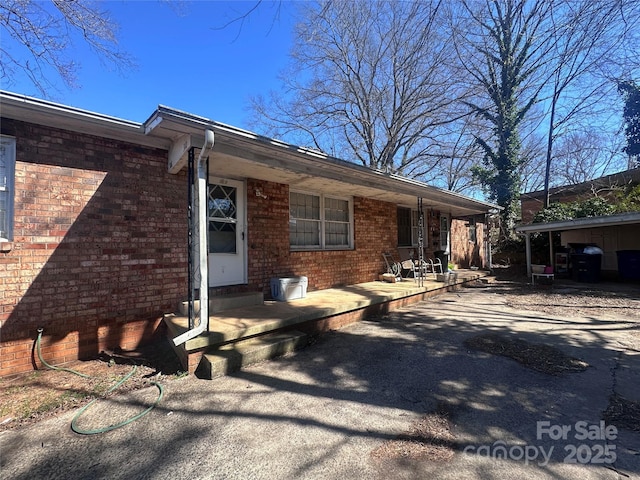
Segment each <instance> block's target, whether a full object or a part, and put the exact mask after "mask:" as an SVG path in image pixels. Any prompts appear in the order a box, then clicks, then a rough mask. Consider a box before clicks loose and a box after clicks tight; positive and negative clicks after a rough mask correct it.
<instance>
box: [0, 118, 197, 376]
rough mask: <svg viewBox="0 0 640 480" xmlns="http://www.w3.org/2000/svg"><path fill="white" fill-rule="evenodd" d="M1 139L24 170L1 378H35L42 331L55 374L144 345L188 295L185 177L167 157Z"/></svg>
mask: <svg viewBox="0 0 640 480" xmlns="http://www.w3.org/2000/svg"><path fill="white" fill-rule="evenodd" d="M2 133H3V134H7V135H12V136H15V137H16V156H17V162H16V182H15V190H16V193H15V229H14V242H13V245H12V249H11V250H10V251H9V252H3V253H0V324H1V326H2V331H1V343H0V376H2V375H7V374H12V373H18V372H22V371H26V370H29V369H31V368H33V364H32V361H33V358H32V348H33V345H34V340H35V338H36V336H37V330H38V328H43V329H44V333H43V342H42V353H43V356H44V358H45V360H46V361H48V362H50V363H54V364H56V363H61V362H66V361H70V360H75V359H78V358H90V357H95V356H96V355H97V354H99V353H100V351H101V350H104V349H113V348H122V349H132V348H135V347H136V346H137V345H139V344H140V343H142V342H145V341H148V340H149V339H150V338H151V336H152V335H153V333H154V331H155V329H156V327H157V325H158V323H159V319H160V318H161V316H162V314H163V313H166V312H170V311H173V310H174V309H175V305H176V302H177V301H178V300H179V299H181V298H182V297H184V292H185V290H186V288H185V285H186V272H187V271H186V258H187V257H186V214H185V212H186V193H185V177H184V175H178V176H176V175H170V174H169V173H168V172H167V153H166V151H163V150H157V149H152V148H145V147H140V146H137V145H131V144H126V143H122V142H116V141H111V140H107V139H104V138H98V137H92V136H88V135H80V134H76V133H72V132H68V131H63V130H57V129H52V128H46V127H41V126H36V125H31V124H25V123H21V122H16V121H12V120H7V119H2ZM35 363H36V364H38V363H39V362H38V361H37V360H36V361H35Z"/></svg>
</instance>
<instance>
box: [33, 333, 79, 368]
mask: <svg viewBox="0 0 640 480" xmlns="http://www.w3.org/2000/svg"><path fill="white" fill-rule="evenodd" d="M43 331H44V329H43V328H39V329H38V339H37V340H36V351H37V352H38V358H39V359H40V363H42V364H43V365H44V366H45V367H47V368H49V369H51V370H59V371H61V372H69V373H73V374H74V375H79V376H81V377H84V378H91V375H87V374H86V373H82V372H76V371H75V370H71V369H70V368H62V367H55V366H53V365H50V364H48V363H47V362H46V361H45V359H44V358H42V352H40V342H41V341H42V332H43Z"/></svg>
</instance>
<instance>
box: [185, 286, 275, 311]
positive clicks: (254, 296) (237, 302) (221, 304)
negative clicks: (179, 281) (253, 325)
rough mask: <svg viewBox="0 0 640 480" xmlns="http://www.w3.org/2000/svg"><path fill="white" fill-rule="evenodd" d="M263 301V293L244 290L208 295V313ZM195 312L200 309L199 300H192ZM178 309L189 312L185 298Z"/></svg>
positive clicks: (257, 303)
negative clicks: (227, 293) (228, 293)
mask: <svg viewBox="0 0 640 480" xmlns="http://www.w3.org/2000/svg"><path fill="white" fill-rule="evenodd" d="M263 303H264V293H262V292H246V293H236V294H232V295H215V296H212V297H209V314H214V313H218V312H222V311H224V310H231V309H233V308H240V307H249V306H255V305H262V304H263ZM193 308H194V309H195V312H196V313H198V312H199V311H200V300H195V301H194V302H193ZM178 311H179V312H180V314H181V315H188V314H189V302H188V301H187V300H185V301H183V302H180V304H179V305H178Z"/></svg>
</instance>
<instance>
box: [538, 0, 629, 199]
mask: <svg viewBox="0 0 640 480" xmlns="http://www.w3.org/2000/svg"><path fill="white" fill-rule="evenodd" d="M639 16H640V9H638V8H637V6H636V7H634V6H633V5H631V4H630V3H627V2H626V1H623V0H592V1H590V2H572V1H563V0H556V1H555V2H552V10H551V21H552V24H553V29H552V32H553V36H554V40H553V42H552V51H551V52H550V57H551V58H552V61H553V67H554V68H553V70H552V73H551V75H550V78H549V80H548V81H546V82H545V85H547V86H548V87H549V93H548V96H547V98H545V99H544V100H545V102H546V103H547V104H548V105H549V112H548V115H547V122H548V126H547V151H546V165H545V185H544V188H545V192H546V193H545V206H549V185H550V181H551V178H550V175H551V172H552V160H553V158H554V153H553V151H554V143H555V142H556V141H557V139H558V137H559V136H561V135H563V134H566V135H569V136H570V138H568V139H567V142H566V144H565V147H566V146H567V145H573V146H574V147H579V145H578V143H576V142H575V140H576V138H580V139H588V140H591V141H590V142H589V143H588V144H585V145H584V147H583V148H584V152H578V151H576V149H575V148H572V149H571V150H573V152H574V153H573V155H572V157H565V159H564V160H565V162H564V166H565V168H566V167H567V166H568V165H569V164H568V163H567V159H568V158H573V160H574V161H575V162H576V163H575V164H574V168H573V170H574V171H575V172H576V175H577V178H582V177H584V176H588V175H589V174H590V173H595V172H594V169H595V170H600V171H601V173H600V174H602V173H604V172H605V171H606V168H607V167H609V166H610V165H611V163H612V162H614V159H612V158H610V157H609V156H608V155H607V153H606V151H605V146H606V143H607V141H606V138H604V137H603V136H601V135H596V133H595V132H593V131H591V132H589V133H587V134H586V135H579V134H578V131H579V130H581V129H582V128H581V127H582V125H584V124H585V123H586V124H594V123H597V121H596V119H598V118H599V119H603V115H605V116H606V115H608V114H609V113H610V111H611V107H610V105H611V101H612V99H613V101H614V102H615V100H616V98H615V97H616V96H617V92H616V82H614V81H612V79H611V78H608V77H607V75H602V70H603V69H606V71H607V72H610V71H611V66H612V65H614V64H617V65H625V66H626V67H628V66H630V64H629V62H626V63H625V62H624V60H623V57H624V56H625V53H626V48H621V46H624V45H625V38H626V37H628V35H629V34H630V32H632V31H633V29H634V28H636V27H635V25H636V24H637V22H638V21H639V20H640V18H639ZM604 120H605V121H603V123H610V122H606V120H607V119H604ZM588 130H593V129H591V128H588ZM594 139H599V140H601V143H600V144H599V145H597V146H596V145H594V143H593V140H594ZM587 145H588V146H587ZM589 147H591V149H589ZM593 147H596V148H595V149H594V148H593ZM598 150H602V153H603V155H602V156H601V158H599V159H598V155H597V151H598ZM594 155H595V156H594ZM580 162H585V163H584V164H582V163H580ZM597 163H599V164H600V166H599V168H595V167H596V164H597ZM587 172H589V173H587ZM565 174H567V176H566V177H565V178H566V179H567V180H569V181H570V182H571V183H573V182H574V181H575V180H576V178H572V177H573V175H571V174H570V172H569V171H568V170H567V169H565ZM590 178H594V177H590ZM586 179H587V178H582V179H580V180H578V182H580V181H584V180H586Z"/></svg>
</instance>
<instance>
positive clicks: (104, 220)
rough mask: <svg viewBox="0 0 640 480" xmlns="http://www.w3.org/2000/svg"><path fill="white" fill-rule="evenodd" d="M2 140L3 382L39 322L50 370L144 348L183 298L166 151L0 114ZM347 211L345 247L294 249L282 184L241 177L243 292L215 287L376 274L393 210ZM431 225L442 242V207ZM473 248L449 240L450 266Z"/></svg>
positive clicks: (393, 235)
mask: <svg viewBox="0 0 640 480" xmlns="http://www.w3.org/2000/svg"><path fill="white" fill-rule="evenodd" d="M2 133H3V134H7V135H12V136H15V137H16V138H17V142H16V149H17V152H16V153H17V164H16V183H15V187H16V196H15V238H14V242H13V245H12V249H11V250H10V251H8V252H0V325H1V328H2V329H1V332H0V334H1V336H0V340H1V343H0V376H3V375H8V374H12V373H19V372H23V371H27V370H30V369H32V368H33V366H34V364H35V365H38V364H39V361H38V360H37V358H34V352H33V346H34V342H35V339H36V337H37V333H38V329H39V328H43V329H44V336H43V343H42V353H43V355H44V358H45V360H46V361H48V362H50V363H53V364H58V363H63V362H67V361H71V360H76V359H79V358H80V359H83V358H93V357H95V356H97V355H98V354H99V353H100V352H101V351H102V350H107V349H116V348H122V349H125V350H126V349H133V348H135V347H136V346H138V345H140V344H141V343H144V342H147V341H149V340H151V338H152V336H153V334H154V333H155V331H156V329H157V327H158V325H159V323H160V319H161V317H162V315H163V314H165V313H171V312H173V311H174V310H175V307H176V304H177V302H178V301H179V300H183V299H184V298H185V297H186V290H187V288H186V285H187V278H186V277H187V254H186V243H187V242H186V229H187V219H186V197H187V195H186V185H185V183H186V180H185V174H184V172H183V173H181V174H180V175H171V174H169V173H168V172H167V152H166V151H164V150H159V149H153V148H146V147H141V146H137V145H132V144H127V143H123V142H117V141H112V140H107V139H104V138H100V137H93V136H89V135H81V134H76V133H72V132H68V131H64V130H58V129H53V128H47V127H41V126H36V125H31V124H26V123H22V122H16V121H12V120H5V119H3V122H2ZM256 189H260V190H261V193H262V194H261V195H259V196H258V195H256ZM264 197H266V198H264ZM353 207H354V238H355V248H354V249H353V250H333V251H291V250H290V248H289V233H288V232H289V187H288V186H287V185H284V184H279V183H273V182H265V181H259V180H252V179H249V180H247V217H248V231H247V252H248V259H247V262H248V284H247V285H242V286H234V287H225V288H218V289H215V290H214V292H212V293H213V294H214V295H215V294H221V293H230V292H238V291H256V290H257V291H262V292H264V293H265V294H266V296H267V297H269V294H270V279H271V278H272V277H278V276H292V275H305V276H307V277H308V279H309V289H310V290H318V289H325V288H331V287H336V286H341V285H348V284H354V283H360V282H367V281H373V280H376V279H377V278H378V275H379V274H380V273H382V272H384V270H385V265H384V260H383V258H382V253H383V252H387V251H389V252H397V251H398V250H397V207H396V205H395V204H391V203H386V202H380V201H375V200H370V199H365V198H360V197H355V198H354V199H353ZM427 221H428V222H429V228H430V230H433V232H431V231H430V233H429V237H428V238H429V242H436V243H437V240H438V239H439V237H437V236H434V235H435V234H437V233H438V232H436V229H437V228H439V223H438V222H439V217H438V213H437V212H435V214H434V215H430V216H429V217H428V220H427ZM454 225H456V223H455V221H454ZM463 233H465V235H466V232H463ZM457 235H458V232H457V231H452V238H453V239H455V238H456V237H457ZM465 238H466V236H465ZM478 239H479V240H481V239H482V233H481V231H480V229H479V232H478ZM479 243H480V244H481V241H480V242H479ZM462 247H465V248H462ZM437 249H438V248H437V246H436V245H429V246H428V248H427V250H428V253H432V251H433V250H437ZM468 249H469V246H468V245H466V244H464V245H458V244H455V245H454V261H457V262H458V263H461V264H463V261H462V260H461V259H463V258H465V255H466V254H467V253H465V252H468ZM458 250H459V251H460V252H461V253H459V254H458V253H456V252H457V251H458ZM456 259H457V260H456ZM474 264H476V263H475V262H474Z"/></svg>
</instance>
